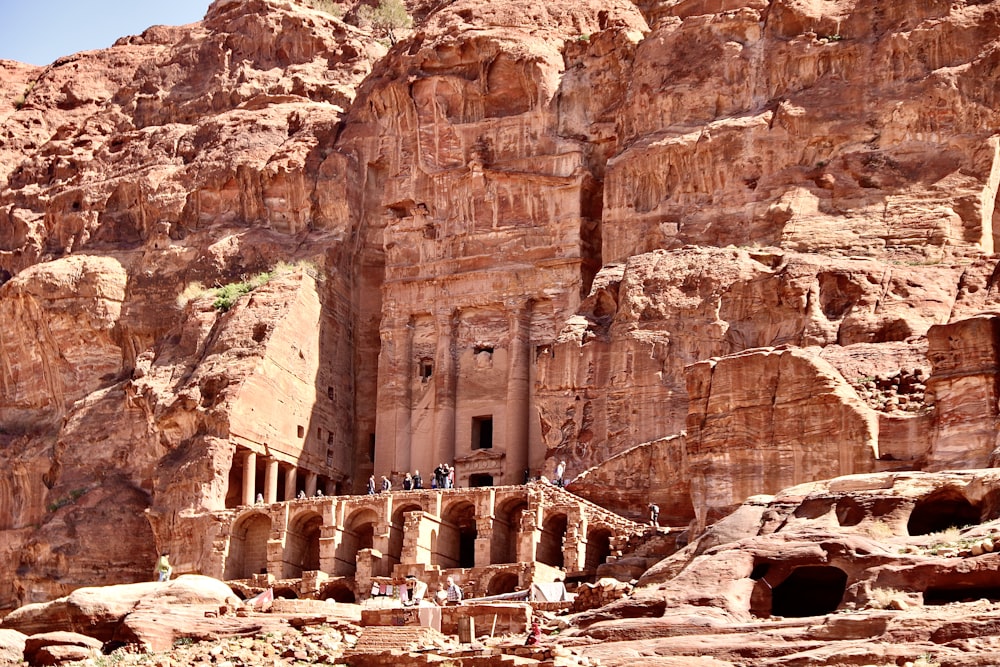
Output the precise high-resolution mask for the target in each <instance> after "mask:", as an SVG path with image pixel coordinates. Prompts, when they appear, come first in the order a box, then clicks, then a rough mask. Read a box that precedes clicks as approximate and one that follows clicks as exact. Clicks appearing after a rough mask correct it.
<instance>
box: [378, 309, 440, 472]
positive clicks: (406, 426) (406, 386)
mask: <svg viewBox="0 0 1000 667" xmlns="http://www.w3.org/2000/svg"><path fill="white" fill-rule="evenodd" d="M415 330H416V322H415V321H414V319H413V317H412V316H411V317H409V318H407V320H406V329H405V334H404V335H405V337H406V339H405V341H404V343H403V350H402V355H403V358H402V359H400V360H399V361H400V362H399V376H400V377H399V388H400V392H401V393H402V397H401V400H400V402H399V404H398V405H397V406H396V450H395V451H394V452H393V454H394V456H393V458H392V466H390V468H389V470H388V471H386V472H387V474H388V473H393V472H402V473H405V472H406V471H407V470H412V469H413V461H412V456H411V454H410V450H411V449H412V448H413V432H412V430H411V429H412V428H413V412H412V411H413V383H414V381H415V378H416V376H417V374H418V373H419V368H418V367H417V360H416V359H414V358H413V336H414V332H415ZM432 377H433V376H432Z"/></svg>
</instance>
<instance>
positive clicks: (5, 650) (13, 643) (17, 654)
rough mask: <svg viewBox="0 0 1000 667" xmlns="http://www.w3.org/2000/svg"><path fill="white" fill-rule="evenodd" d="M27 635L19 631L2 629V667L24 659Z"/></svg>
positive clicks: (0, 640) (0, 630)
mask: <svg viewBox="0 0 1000 667" xmlns="http://www.w3.org/2000/svg"><path fill="white" fill-rule="evenodd" d="M27 638H28V637H27V635H25V634H24V633H23V632H18V631H17V630H3V629H0V665H13V664H16V663H17V662H19V661H20V660H21V659H22V658H23V657H24V642H25V640H26V639H27Z"/></svg>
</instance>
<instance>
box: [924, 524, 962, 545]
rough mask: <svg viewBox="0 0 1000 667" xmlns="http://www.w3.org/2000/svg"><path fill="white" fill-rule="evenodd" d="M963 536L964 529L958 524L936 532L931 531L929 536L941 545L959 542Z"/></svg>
mask: <svg viewBox="0 0 1000 667" xmlns="http://www.w3.org/2000/svg"><path fill="white" fill-rule="evenodd" d="M961 536H962V530H961V529H960V528H959V527H958V526H950V527H948V528H945V529H944V530H939V531H938V532H936V533H931V534H930V535H928V537H929V538H930V539H931V540H933V543H934V544H936V545H937V546H939V547H942V546H945V545H947V544H952V543H953V542H957V541H958V538H960V537H961Z"/></svg>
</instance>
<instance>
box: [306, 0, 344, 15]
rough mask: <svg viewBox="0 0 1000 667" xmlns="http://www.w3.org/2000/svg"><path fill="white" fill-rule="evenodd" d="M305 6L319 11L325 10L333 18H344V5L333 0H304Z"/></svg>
mask: <svg viewBox="0 0 1000 667" xmlns="http://www.w3.org/2000/svg"><path fill="white" fill-rule="evenodd" d="M305 4H306V6H307V7H312V8H313V9H315V10H317V11H321V12H326V13H327V14H329V15H330V16H333V17H335V18H338V19H340V18H344V6H343V5H342V4H340V3H338V2H334V0H305Z"/></svg>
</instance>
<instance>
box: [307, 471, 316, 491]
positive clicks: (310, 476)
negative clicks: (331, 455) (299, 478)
mask: <svg viewBox="0 0 1000 667" xmlns="http://www.w3.org/2000/svg"><path fill="white" fill-rule="evenodd" d="M316 480H317V475H316V473H314V472H311V471H310V472H307V473H306V495H307V496H309V497H310V498H312V497H313V496H315V495H316Z"/></svg>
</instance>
